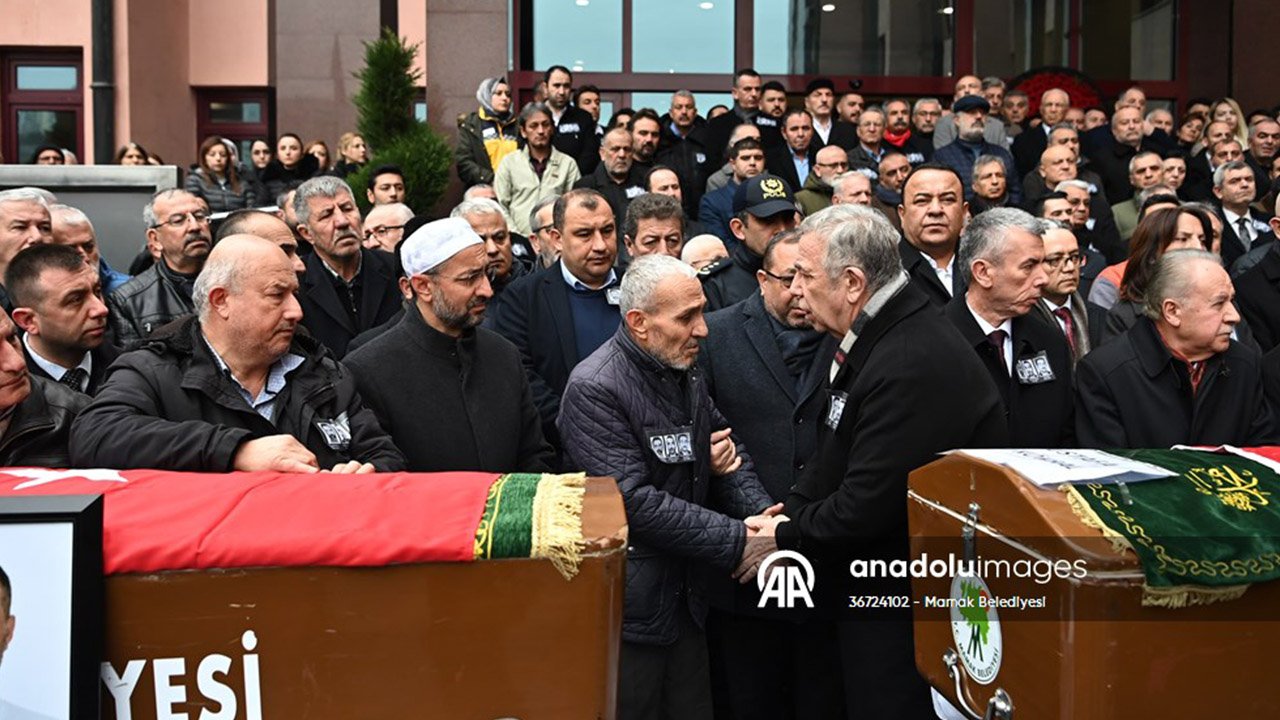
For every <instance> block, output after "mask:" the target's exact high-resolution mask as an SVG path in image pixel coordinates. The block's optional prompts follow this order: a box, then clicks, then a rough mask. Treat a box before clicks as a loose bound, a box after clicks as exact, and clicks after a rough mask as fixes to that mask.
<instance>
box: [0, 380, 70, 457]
mask: <svg viewBox="0 0 1280 720" xmlns="http://www.w3.org/2000/svg"><path fill="white" fill-rule="evenodd" d="M88 404H89V396H88V395H81V394H80V393H78V392H76V391H74V390H72V389H71V388H69V387H67V386H65V385H59V384H58V383H56V382H54V381H52V380H47V379H45V378H42V377H36V376H35V375H32V376H31V394H30V395H28V396H27V399H26V400H23V401H22V402H21V403H20V404H19V405H18V407H17V408H16V409H15V410H14V411H13V415H12V416H11V417H10V418H9V426H8V427H7V428H5V431H4V434H3V435H0V466H2V467H22V466H27V467H44V468H67V467H72V465H71V457H70V453H69V452H68V451H67V443H68V442H69V441H70V439H71V425H72V422H73V421H74V420H75V419H76V415H77V414H78V413H79V412H80V411H81V410H83V409H84V408H85V406H86V405H88Z"/></svg>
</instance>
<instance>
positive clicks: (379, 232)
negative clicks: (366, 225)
mask: <svg viewBox="0 0 1280 720" xmlns="http://www.w3.org/2000/svg"><path fill="white" fill-rule="evenodd" d="M403 229H404V226H403V225H379V226H378V227H375V228H370V229H368V230H366V231H365V232H364V236H365V237H370V236H372V235H376V236H378V237H386V236H388V235H390V234H391V231H392V230H403Z"/></svg>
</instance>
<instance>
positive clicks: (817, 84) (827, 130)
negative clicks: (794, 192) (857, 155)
mask: <svg viewBox="0 0 1280 720" xmlns="http://www.w3.org/2000/svg"><path fill="white" fill-rule="evenodd" d="M835 91H836V86H835V83H833V82H831V78H816V79H814V80H810V81H809V84H808V85H806V86H805V88H804V109H805V110H808V111H809V116H810V117H812V118H813V144H814V151H815V152H816V151H818V150H821V149H822V148H824V147H826V146H828V145H835V146H836V147H838V148H840V149H841V150H849V149H852V148H854V147H857V145H858V129H857V127H855V126H854V125H853V123H847V122H845V121H843V120H841V119H840V116H839V115H837V114H836V113H835V112H834V111H835V106H836V94H835ZM796 187H799V185H797V186H796Z"/></svg>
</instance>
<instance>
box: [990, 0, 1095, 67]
mask: <svg viewBox="0 0 1280 720" xmlns="http://www.w3.org/2000/svg"><path fill="white" fill-rule="evenodd" d="M1070 27H1071V3H1070V2H1066V1H1064V0H1048V2H1045V1H1044V0H974V4H973V36H974V43H973V51H974V68H975V69H976V70H977V72H978V73H979V74H981V75H983V76H987V75H995V76H997V77H1003V78H1006V79H1007V78H1013V77H1016V76H1018V75H1021V74H1022V73H1024V72H1026V71H1028V70H1032V69H1034V68H1039V67H1045V66H1058V67H1066V66H1067V65H1068V64H1069V62H1070V57H1069V49H1070V45H1069V42H1068V29H1069V28H1070ZM992 28H1009V29H1010V30H1011V31H1012V32H1008V33H999V32H991V29H992ZM979 40H980V41H981V42H979Z"/></svg>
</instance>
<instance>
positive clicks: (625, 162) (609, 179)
mask: <svg viewBox="0 0 1280 720" xmlns="http://www.w3.org/2000/svg"><path fill="white" fill-rule="evenodd" d="M634 152H635V151H634V149H633V148H632V143H631V133H630V132H629V131H628V130H625V129H623V128H614V129H612V130H610V131H609V132H607V133H605V134H604V139H603V140H601V142H600V164H599V165H597V166H596V169H595V170H594V171H593V172H592V173H591V174H590V175H585V176H583V177H582V178H581V179H580V180H578V182H576V183H574V185H573V186H574V187H575V188H590V189H592V190H595V191H596V192H598V193H600V194H601V195H603V196H604V197H605V199H606V200H608V201H609V207H610V208H611V209H612V210H613V221H614V223H615V224H617V225H622V221H623V220H625V219H626V217H627V205H628V204H630V203H631V199H632V198H634V197H636V196H637V195H643V194H644V192H645V189H644V180H645V175H646V174H647V171H645V170H641V169H640V168H639V167H637V166H636V164H635V161H634V159H633V156H634Z"/></svg>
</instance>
